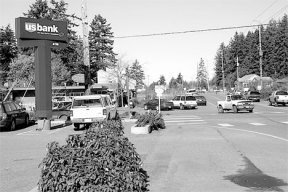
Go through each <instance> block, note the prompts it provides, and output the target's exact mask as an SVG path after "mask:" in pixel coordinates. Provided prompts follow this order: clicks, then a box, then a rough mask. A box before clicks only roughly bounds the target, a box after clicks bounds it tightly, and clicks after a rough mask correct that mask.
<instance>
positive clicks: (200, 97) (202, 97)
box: [194, 96, 205, 99]
mask: <svg viewBox="0 0 288 192" xmlns="http://www.w3.org/2000/svg"><path fill="white" fill-rule="evenodd" d="M194 97H195V98H196V99H205V97H204V96H194Z"/></svg>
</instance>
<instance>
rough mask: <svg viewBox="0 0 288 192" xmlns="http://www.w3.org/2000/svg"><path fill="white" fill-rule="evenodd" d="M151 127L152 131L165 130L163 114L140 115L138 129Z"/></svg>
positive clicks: (137, 123)
mask: <svg viewBox="0 0 288 192" xmlns="http://www.w3.org/2000/svg"><path fill="white" fill-rule="evenodd" d="M148 124H149V126H150V128H151V130H158V129H159V128H160V129H164V128H165V123H164V120H163V118H162V114H161V113H160V114H159V113H157V112H148V113H144V114H142V115H139V117H138V120H137V121H136V127H144V126H145V125H148Z"/></svg>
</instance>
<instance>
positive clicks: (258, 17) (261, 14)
mask: <svg viewBox="0 0 288 192" xmlns="http://www.w3.org/2000/svg"><path fill="white" fill-rule="evenodd" d="M277 1H279V0H275V1H274V2H273V3H271V4H270V5H269V6H268V7H267V8H266V9H264V10H263V11H262V12H261V13H260V14H259V15H258V16H257V17H255V18H254V19H253V21H254V20H256V19H257V18H259V17H260V16H261V15H263V14H264V13H265V12H266V11H267V10H268V9H270V8H271V7H272V6H273V5H274V4H275V3H276V2H277Z"/></svg>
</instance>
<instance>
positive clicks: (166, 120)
mask: <svg viewBox="0 0 288 192" xmlns="http://www.w3.org/2000/svg"><path fill="white" fill-rule="evenodd" d="M188 119H192V120H193V119H200V118H199V117H196V118H194V117H193V118H167V119H166V118H164V120H165V121H169V120H184V121H185V120H188Z"/></svg>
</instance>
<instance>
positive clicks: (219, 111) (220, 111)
mask: <svg viewBox="0 0 288 192" xmlns="http://www.w3.org/2000/svg"><path fill="white" fill-rule="evenodd" d="M218 113H224V110H223V107H222V106H221V105H220V106H218Z"/></svg>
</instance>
